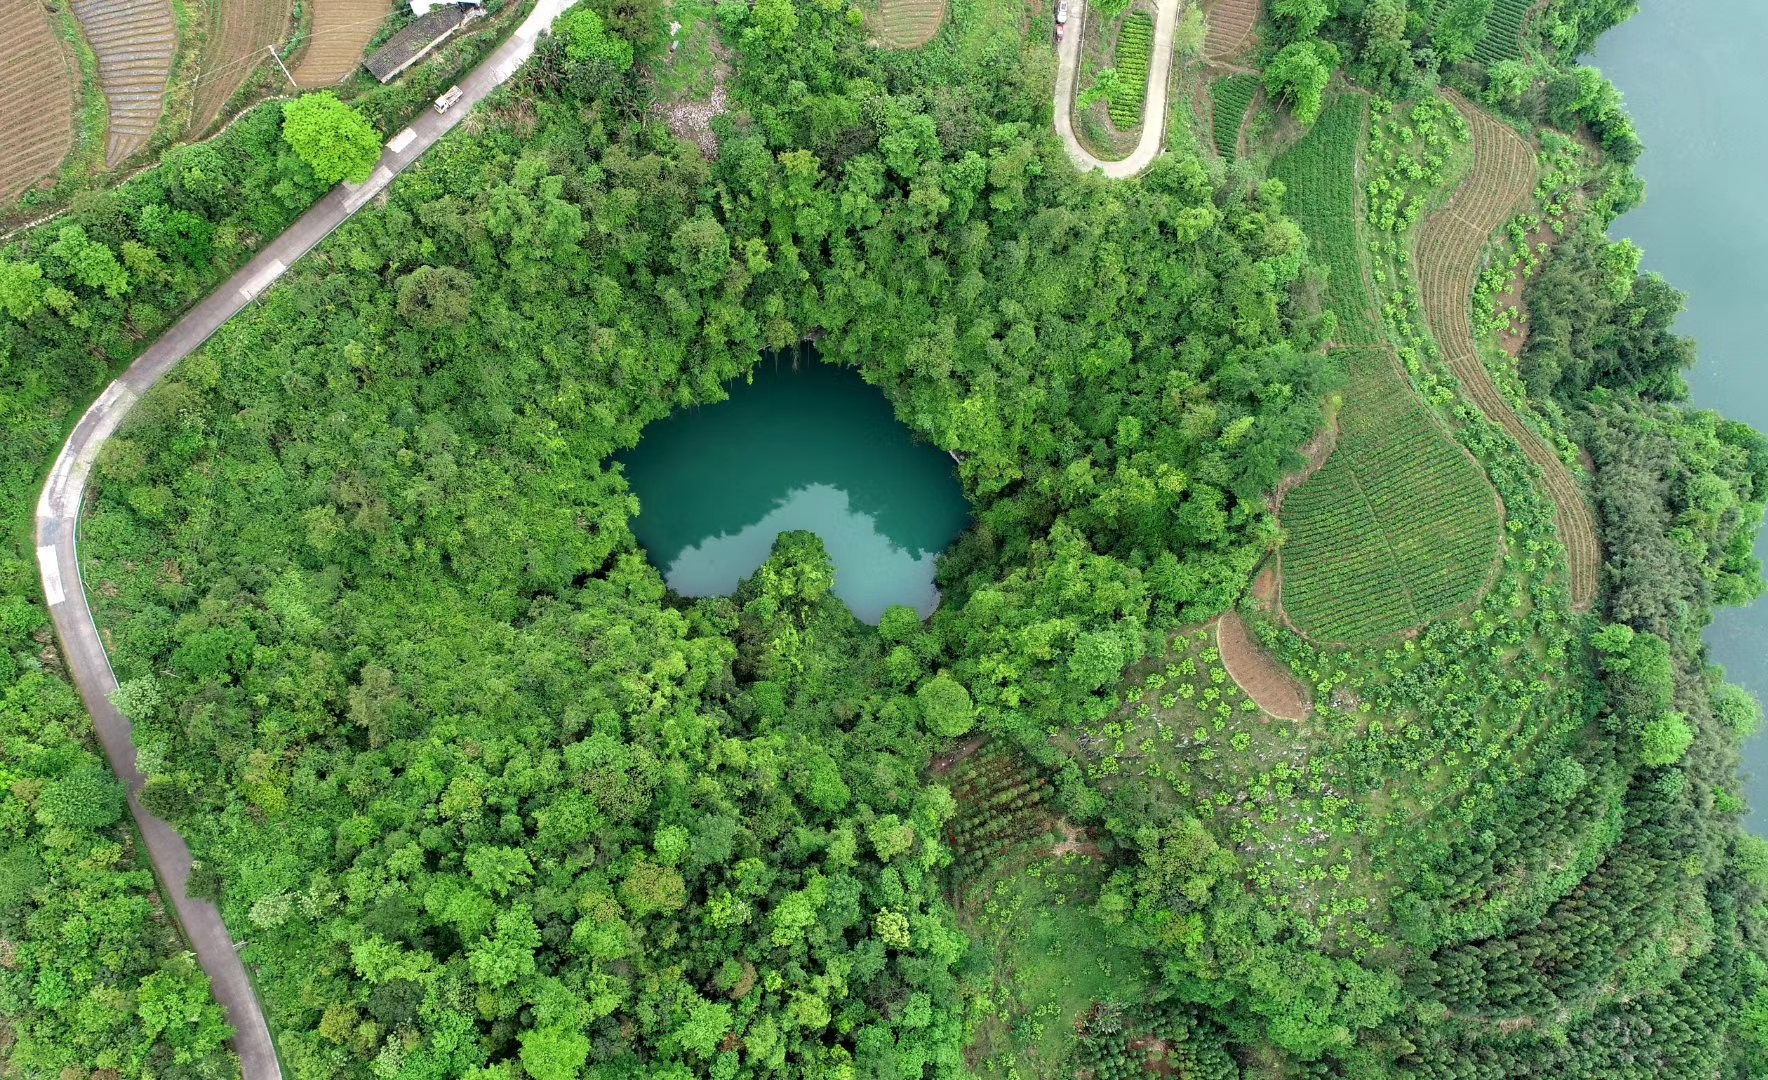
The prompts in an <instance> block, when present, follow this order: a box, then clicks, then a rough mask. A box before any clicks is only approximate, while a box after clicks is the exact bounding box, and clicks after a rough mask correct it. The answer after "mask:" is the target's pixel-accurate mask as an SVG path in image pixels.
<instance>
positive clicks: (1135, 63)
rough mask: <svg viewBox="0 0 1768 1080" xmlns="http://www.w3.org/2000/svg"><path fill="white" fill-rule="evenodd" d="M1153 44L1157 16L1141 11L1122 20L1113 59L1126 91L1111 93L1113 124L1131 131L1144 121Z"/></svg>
mask: <svg viewBox="0 0 1768 1080" xmlns="http://www.w3.org/2000/svg"><path fill="white" fill-rule="evenodd" d="M1153 48H1154V20H1153V19H1151V18H1149V17H1148V16H1147V15H1143V14H1141V13H1140V12H1138V13H1136V14H1134V15H1131V16H1130V17H1129V18H1127V19H1125V20H1124V21H1123V27H1122V29H1120V30H1118V32H1117V44H1116V46H1115V47H1113V49H1112V50H1111V60H1112V64H1113V66H1114V67H1116V68H1117V74H1118V77H1119V78H1120V79H1122V80H1123V93H1122V95H1121V100H1120V99H1119V98H1120V95H1117V94H1113V95H1112V97H1111V124H1112V126H1113V127H1115V128H1117V130H1119V131H1128V130H1129V129H1130V128H1133V127H1135V126H1137V125H1138V124H1140V123H1141V122H1142V102H1143V101H1144V100H1145V99H1146V98H1147V97H1148V58H1149V55H1150V53H1151V52H1152V51H1153Z"/></svg>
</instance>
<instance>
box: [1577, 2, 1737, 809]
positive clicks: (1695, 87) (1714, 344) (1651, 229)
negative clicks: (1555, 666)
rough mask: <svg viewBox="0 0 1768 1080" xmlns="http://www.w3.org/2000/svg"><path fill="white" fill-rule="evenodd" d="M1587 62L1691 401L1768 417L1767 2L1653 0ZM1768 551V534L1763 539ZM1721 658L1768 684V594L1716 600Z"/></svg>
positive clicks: (1629, 229)
mask: <svg viewBox="0 0 1768 1080" xmlns="http://www.w3.org/2000/svg"><path fill="white" fill-rule="evenodd" d="M1589 62H1590V63H1593V64H1595V65H1596V66H1597V67H1599V68H1601V69H1602V70H1603V72H1604V73H1605V74H1606V75H1608V77H1609V78H1610V79H1612V80H1614V83H1615V85H1616V86H1618V87H1620V89H1621V92H1622V93H1623V94H1625V95H1626V99H1627V108H1628V111H1629V112H1631V113H1632V115H1633V118H1634V121H1635V123H1636V125H1637V126H1638V129H1639V137H1640V138H1641V139H1643V140H1644V142H1645V147H1646V149H1645V155H1644V157H1642V158H1641V159H1640V161H1639V166H1638V171H1639V175H1640V176H1641V177H1643V178H1644V180H1645V183H1646V202H1645V205H1644V206H1642V207H1640V208H1639V209H1637V210H1635V211H1633V212H1632V213H1630V214H1628V215H1627V216H1626V217H1623V218H1622V219H1621V220H1619V221H1618V222H1616V223H1615V225H1614V228H1613V229H1611V230H1610V232H1611V234H1612V235H1613V236H1615V237H1617V238H1619V237H1622V236H1628V237H1632V238H1633V240H1634V242H1636V243H1637V244H1639V246H1640V247H1642V248H1644V249H1645V267H1646V269H1648V270H1656V271H1658V272H1659V273H1661V274H1663V275H1664V277H1666V278H1668V279H1669V281H1670V283H1671V284H1673V285H1675V286H1676V287H1678V288H1680V289H1682V290H1684V291H1685V292H1687V293H1688V310H1687V312H1686V313H1684V315H1683V316H1682V321H1681V324H1680V327H1679V329H1680V330H1681V331H1682V332H1683V333H1685V334H1689V335H1691V336H1693V337H1694V338H1695V339H1696V340H1697V341H1698V342H1699V343H1700V363H1699V364H1698V365H1696V367H1695V369H1694V371H1693V372H1692V373H1691V374H1690V376H1689V385H1690V387H1691V389H1692V390H1693V397H1694V402H1695V404H1697V405H1701V406H1704V407H1707V408H1713V409H1718V410H1720V411H1721V412H1723V413H1724V414H1725V415H1726V416H1730V417H1733V418H1735V419H1738V420H1742V421H1745V422H1746V423H1748V424H1750V425H1751V426H1752V427H1755V428H1756V429H1757V430H1759V431H1768V335H1765V334H1764V327H1765V326H1768V111H1765V110H1764V108H1763V105H1764V103H1768V4H1764V3H1762V0H1644V2H1643V3H1642V4H1641V5H1640V11H1639V14H1638V15H1636V16H1634V17H1633V19H1632V20H1631V21H1629V22H1627V23H1625V24H1623V25H1622V26H1620V27H1619V28H1617V29H1615V30H1612V31H1610V32H1609V33H1608V34H1606V35H1605V36H1604V37H1603V38H1602V40H1601V42H1600V43H1599V44H1598V47H1597V51H1596V54H1595V55H1594V56H1593V57H1590V58H1589ZM1756 552H1757V554H1758V555H1761V556H1764V557H1768V543H1763V542H1762V541H1760V540H1758V542H1757V546H1756ZM1707 645H1708V648H1709V651H1710V653H1711V656H1712V659H1713V661H1714V662H1715V663H1718V664H1720V665H1721V666H1723V667H1724V668H1725V671H1726V673H1727V674H1728V675H1729V676H1730V677H1731V680H1732V681H1733V682H1738V683H1742V684H1743V685H1744V686H1747V687H1749V688H1750V689H1751V690H1752V691H1754V692H1755V694H1756V696H1757V697H1759V698H1768V601H1758V602H1757V603H1756V604H1755V605H1753V606H1751V607H1749V608H1745V609H1741V610H1739V609H1726V610H1723V611H1721V612H1719V614H1718V617H1717V618H1716V619H1715V620H1714V623H1713V626H1712V628H1711V629H1710V630H1708V632H1707ZM1744 771H1745V772H1746V774H1750V775H1749V777H1748V780H1747V781H1746V784H1745V794H1746V795H1747V797H1748V798H1749V802H1750V806H1751V811H1750V816H1749V818H1748V822H1747V823H1748V825H1749V827H1750V828H1751V829H1752V830H1753V831H1755V832H1757V833H1764V834H1768V735H1757V736H1756V737H1755V738H1754V739H1752V740H1751V741H1750V742H1749V743H1748V744H1747V745H1746V746H1745V747H1744Z"/></svg>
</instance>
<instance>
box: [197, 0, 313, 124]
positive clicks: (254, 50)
mask: <svg viewBox="0 0 1768 1080" xmlns="http://www.w3.org/2000/svg"><path fill="white" fill-rule="evenodd" d="M289 7H290V0H219V2H217V3H215V4H214V5H213V6H212V7H211V8H210V9H209V10H210V16H209V18H210V20H211V21H210V24H209V48H208V50H207V51H206V52H205V53H204V55H203V66H202V71H201V72H200V73H199V74H198V76H197V84H196V102H195V111H194V113H193V114H192V116H191V119H190V127H191V130H192V131H201V130H202V129H204V128H206V127H208V126H209V125H210V124H211V123H213V122H214V120H215V117H217V116H219V115H220V114H221V107H222V106H224V105H226V104H227V99H228V98H230V97H232V96H233V95H234V93H235V91H237V90H238V89H239V88H240V87H241V86H244V85H245V81H246V79H247V78H248V77H250V76H251V74H252V72H253V71H255V70H256V69H257V67H258V65H260V64H266V63H269V62H270V54H269V53H268V52H267V51H266V50H267V49H269V47H270V46H272V45H274V44H276V42H277V39H278V38H280V37H281V36H282V31H283V28H284V27H285V26H287V25H288V18H289ZM277 77H278V78H281V77H282V76H281V74H280V73H279V74H278V75H277Z"/></svg>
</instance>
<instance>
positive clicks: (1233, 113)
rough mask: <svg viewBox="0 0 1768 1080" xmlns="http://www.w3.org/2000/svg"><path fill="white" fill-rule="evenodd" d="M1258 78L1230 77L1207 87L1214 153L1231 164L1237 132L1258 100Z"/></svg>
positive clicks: (1250, 76) (1237, 138) (1236, 147)
mask: <svg viewBox="0 0 1768 1080" xmlns="http://www.w3.org/2000/svg"><path fill="white" fill-rule="evenodd" d="M1258 88H1259V78H1258V76H1257V75H1245V74H1241V75H1229V76H1226V77H1225V78H1220V79H1217V80H1215V81H1214V82H1212V83H1210V84H1209V100H1210V114H1211V119H1212V120H1213V122H1214V127H1215V147H1216V153H1218V154H1220V155H1222V156H1223V157H1225V158H1227V159H1228V160H1229V161H1233V160H1234V155H1235V154H1236V153H1237V152H1238V150H1239V146H1240V129H1241V127H1242V126H1244V125H1245V123H1246V110H1247V109H1249V108H1251V107H1252V99H1253V98H1255V97H1257V96H1258Z"/></svg>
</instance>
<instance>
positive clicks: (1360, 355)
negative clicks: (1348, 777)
mask: <svg viewBox="0 0 1768 1080" xmlns="http://www.w3.org/2000/svg"><path fill="white" fill-rule="evenodd" d="M1339 355H1340V356H1341V357H1344V358H1345V359H1346V361H1347V367H1348V370H1349V374H1350V380H1351V381H1350V387H1349V389H1348V390H1347V391H1346V392H1345V403H1344V409H1343V411H1342V412H1341V413H1340V414H1339V425H1340V430H1339V440H1338V446H1337V448H1336V449H1335V450H1334V451H1333V453H1332V457H1331V458H1330V459H1329V460H1328V461H1327V462H1326V466H1325V467H1324V468H1322V469H1321V470H1320V471H1319V472H1318V473H1316V474H1315V475H1314V476H1313V477H1312V478H1310V479H1309V480H1308V482H1307V483H1305V484H1303V485H1302V486H1301V487H1299V488H1297V489H1296V490H1295V491H1294V492H1293V493H1291V494H1290V496H1289V498H1288V499H1287V500H1286V501H1285V502H1284V504H1283V525H1284V527H1285V529H1287V530H1288V533H1289V539H1288V543H1287V546H1285V548H1284V549H1283V609H1284V611H1285V612H1286V613H1287V614H1288V616H1289V619H1290V621H1291V622H1293V623H1294V624H1295V626H1296V628H1297V629H1299V630H1301V631H1302V632H1303V633H1304V634H1307V635H1308V636H1309V637H1311V638H1313V639H1315V640H1316V641H1330V642H1342V643H1347V644H1355V643H1360V642H1366V641H1371V640H1374V639H1377V638H1381V637H1386V636H1388V635H1391V634H1396V633H1398V632H1400V631H1402V630H1406V629H1408V628H1410V627H1413V626H1417V625H1418V624H1420V623H1422V622H1425V621H1427V620H1430V619H1434V618H1438V617H1440V616H1442V615H1445V614H1448V613H1449V612H1451V611H1453V610H1455V609H1456V608H1458V607H1460V606H1461V605H1463V604H1465V603H1467V602H1468V601H1470V600H1472V599H1473V598H1474V597H1475V596H1477V595H1478V594H1479V592H1480V591H1481V589H1482V588H1483V586H1484V585H1485V582H1486V580H1487V577H1488V575H1489V572H1490V570H1491V567H1492V561H1493V559H1494V557H1495V556H1496V555H1497V552H1498V527H1499V515H1498V503H1497V499H1496V498H1495V497H1494V495H1493V494H1492V489H1491V487H1490V485H1488V484H1487V482H1486V479H1485V477H1484V476H1483V475H1482V474H1481V473H1480V470H1479V468H1478V467H1477V466H1476V465H1475V464H1474V463H1473V461H1472V460H1470V459H1469V458H1468V457H1467V455H1466V454H1465V453H1464V452H1463V451H1462V449H1461V448H1460V447H1459V446H1457V445H1456V444H1455V443H1454V441H1453V440H1451V439H1450V438H1449V436H1448V435H1447V433H1445V432H1444V431H1443V430H1442V429H1441V428H1440V427H1438V426H1437V424H1436V422H1435V420H1434V419H1432V417H1431V415H1430V413H1429V412H1428V411H1426V409H1425V407H1424V404H1423V403H1422V402H1421V401H1419V400H1418V397H1417V396H1416V395H1415V394H1414V393H1413V391H1412V388H1411V387H1410V386H1409V385H1408V384H1407V383H1406V382H1405V381H1404V380H1403V379H1402V378H1401V376H1400V373H1399V371H1398V369H1397V368H1396V367H1395V365H1394V363H1393V361H1392V359H1391V358H1390V357H1389V355H1388V353H1387V352H1386V351H1385V350H1377V349H1357V350H1344V351H1342V352H1340V353H1339Z"/></svg>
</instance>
